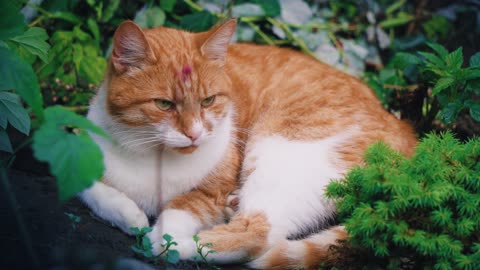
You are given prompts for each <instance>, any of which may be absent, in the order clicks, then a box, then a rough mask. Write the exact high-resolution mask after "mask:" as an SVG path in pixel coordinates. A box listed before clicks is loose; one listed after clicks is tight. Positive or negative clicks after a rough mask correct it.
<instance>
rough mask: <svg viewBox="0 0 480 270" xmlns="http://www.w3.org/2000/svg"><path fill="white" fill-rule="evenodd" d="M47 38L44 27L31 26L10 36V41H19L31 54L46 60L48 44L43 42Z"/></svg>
mask: <svg viewBox="0 0 480 270" xmlns="http://www.w3.org/2000/svg"><path fill="white" fill-rule="evenodd" d="M47 39H48V35H47V32H46V31H45V29H42V28H39V27H32V28H30V29H28V30H27V31H26V32H25V33H23V34H22V35H20V36H16V37H13V38H11V39H10V40H11V41H14V42H17V43H19V44H20V45H21V46H22V47H23V48H25V49H26V50H27V51H29V52H30V53H31V54H33V55H37V56H38V57H39V58H40V59H42V61H43V62H45V63H46V62H48V56H47V51H48V49H49V48H50V45H49V44H48V43H47V42H45V40H47Z"/></svg>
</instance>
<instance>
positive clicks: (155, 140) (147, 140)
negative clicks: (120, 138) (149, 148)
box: [122, 138, 159, 148]
mask: <svg viewBox="0 0 480 270" xmlns="http://www.w3.org/2000/svg"><path fill="white" fill-rule="evenodd" d="M157 141H159V140H158V139H157V138H155V139H146V140H142V141H140V142H138V143H131V142H126V143H122V145H123V146H126V147H130V148H135V147H138V146H140V145H144V144H147V143H152V142H157Z"/></svg>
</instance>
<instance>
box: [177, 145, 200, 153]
mask: <svg viewBox="0 0 480 270" xmlns="http://www.w3.org/2000/svg"><path fill="white" fill-rule="evenodd" d="M197 148H198V146H197V145H193V144H192V145H190V146H187V147H175V148H172V149H173V150H175V151H177V152H179V153H180V154H191V153H193V152H194V151H195V150H197Z"/></svg>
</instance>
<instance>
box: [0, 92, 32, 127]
mask: <svg viewBox="0 0 480 270" xmlns="http://www.w3.org/2000/svg"><path fill="white" fill-rule="evenodd" d="M0 115H1V116H0V125H1V126H2V128H5V126H3V123H4V122H5V119H7V120H8V122H9V123H10V124H11V125H12V126H13V127H14V128H16V129H17V130H18V131H20V132H22V133H23V134H25V135H28V134H29V133H30V116H29V115H28V113H27V111H26V110H25V108H23V106H22V103H21V102H20V98H19V97H18V96H17V95H15V94H12V93H9V92H0Z"/></svg>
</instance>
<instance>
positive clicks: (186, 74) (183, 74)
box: [177, 64, 192, 88]
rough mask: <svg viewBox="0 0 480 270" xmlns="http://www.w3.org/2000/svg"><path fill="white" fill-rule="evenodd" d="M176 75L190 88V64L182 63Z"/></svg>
mask: <svg viewBox="0 0 480 270" xmlns="http://www.w3.org/2000/svg"><path fill="white" fill-rule="evenodd" d="M177 76H178V77H179V78H180V80H181V82H182V83H184V84H185V86H186V87H187V88H190V87H191V85H192V82H191V76H192V66H191V65H189V64H186V65H184V66H183V67H182V69H181V70H179V71H177Z"/></svg>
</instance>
